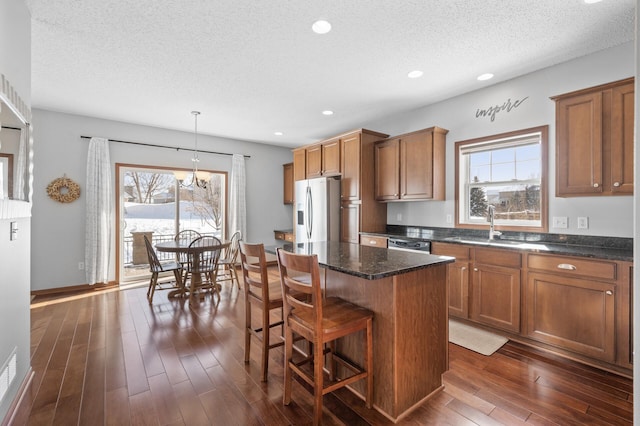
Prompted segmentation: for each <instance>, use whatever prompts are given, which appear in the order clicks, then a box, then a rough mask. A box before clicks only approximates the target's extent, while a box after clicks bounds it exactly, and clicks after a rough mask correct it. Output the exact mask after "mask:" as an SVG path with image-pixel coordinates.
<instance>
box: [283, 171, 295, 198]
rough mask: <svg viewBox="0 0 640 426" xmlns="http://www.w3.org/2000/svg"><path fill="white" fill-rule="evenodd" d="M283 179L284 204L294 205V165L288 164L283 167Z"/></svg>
mask: <svg viewBox="0 0 640 426" xmlns="http://www.w3.org/2000/svg"><path fill="white" fill-rule="evenodd" d="M282 178H283V185H284V186H283V190H282V195H283V197H282V198H283V199H282V201H283V203H284V204H293V163H287V164H284V165H283V166H282Z"/></svg>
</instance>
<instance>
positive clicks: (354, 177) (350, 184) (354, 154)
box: [340, 134, 361, 201]
mask: <svg viewBox="0 0 640 426" xmlns="http://www.w3.org/2000/svg"><path fill="white" fill-rule="evenodd" d="M360 149H361V147H360V134H355V135H353V136H348V137H346V138H343V139H342V159H341V162H342V167H341V169H342V178H341V180H340V184H341V186H342V194H341V197H342V200H344V201H351V200H359V199H360V170H361V164H360V163H361V159H360Z"/></svg>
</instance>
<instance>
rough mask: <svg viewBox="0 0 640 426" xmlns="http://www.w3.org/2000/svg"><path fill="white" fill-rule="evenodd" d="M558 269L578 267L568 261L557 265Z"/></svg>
mask: <svg viewBox="0 0 640 426" xmlns="http://www.w3.org/2000/svg"><path fill="white" fill-rule="evenodd" d="M558 269H566V270H568V271H575V270H576V269H578V268H577V267H576V266H575V265H572V264H570V263H560V264H559V265H558Z"/></svg>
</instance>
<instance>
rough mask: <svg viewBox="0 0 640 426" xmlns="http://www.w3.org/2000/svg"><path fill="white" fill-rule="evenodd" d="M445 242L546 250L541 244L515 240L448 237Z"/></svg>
mask: <svg viewBox="0 0 640 426" xmlns="http://www.w3.org/2000/svg"><path fill="white" fill-rule="evenodd" d="M444 241H455V242H459V243H463V244H475V245H490V246H496V247H518V248H530V249H544V248H545V245H544V244H540V243H530V242H527V241H515V240H500V239H495V240H490V239H489V238H483V237H446V238H445V239H444Z"/></svg>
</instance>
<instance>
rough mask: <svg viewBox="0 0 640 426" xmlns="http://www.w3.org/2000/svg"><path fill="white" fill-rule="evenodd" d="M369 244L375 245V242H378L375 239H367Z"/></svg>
mask: <svg viewBox="0 0 640 426" xmlns="http://www.w3.org/2000/svg"><path fill="white" fill-rule="evenodd" d="M369 244H371V245H372V246H375V245H376V244H378V242H377V241H375V240H371V241H369Z"/></svg>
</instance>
